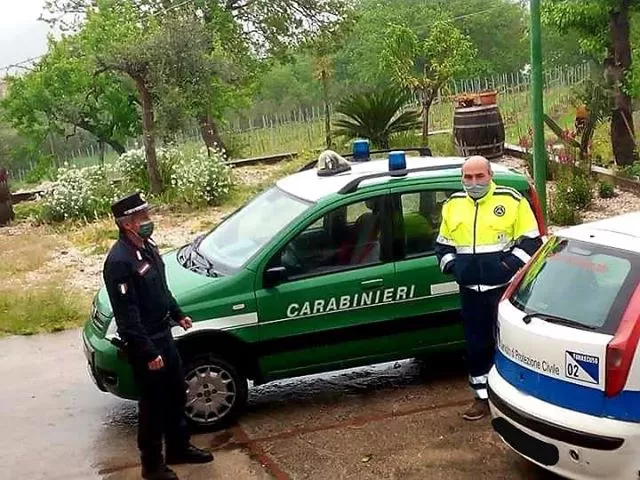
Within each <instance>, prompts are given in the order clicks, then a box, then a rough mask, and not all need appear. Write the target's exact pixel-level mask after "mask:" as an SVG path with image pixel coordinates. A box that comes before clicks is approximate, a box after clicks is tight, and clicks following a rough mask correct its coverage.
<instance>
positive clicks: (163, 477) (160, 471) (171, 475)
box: [142, 463, 178, 480]
mask: <svg viewBox="0 0 640 480" xmlns="http://www.w3.org/2000/svg"><path fill="white" fill-rule="evenodd" d="M142 478H144V479H146V480H178V475H176V472H174V471H173V470H171V469H170V468H169V467H167V466H166V465H165V464H164V463H161V464H156V465H153V466H146V465H144V464H143V465H142Z"/></svg>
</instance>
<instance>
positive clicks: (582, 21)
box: [542, 0, 640, 165]
mask: <svg viewBox="0 0 640 480" xmlns="http://www.w3.org/2000/svg"><path fill="white" fill-rule="evenodd" d="M542 6H543V21H544V22H545V23H546V24H548V25H551V26H554V27H556V28H558V29H560V30H561V31H563V32H566V31H571V30H575V31H577V32H578V33H579V35H580V40H579V44H580V47H581V48H582V50H583V51H585V52H587V53H589V54H590V55H591V56H592V57H593V58H594V59H596V60H598V61H600V62H602V65H603V66H604V68H605V80H606V82H607V83H608V85H609V86H610V89H611V91H612V95H613V100H614V108H613V112H612V115H611V144H612V147H613V153H614V156H615V160H616V163H617V164H618V165H630V164H631V163H633V162H634V161H635V159H636V148H635V132H634V125H633V117H632V108H631V96H630V94H629V90H630V82H629V77H630V74H631V72H632V63H631V58H632V56H631V44H630V16H631V14H632V13H633V12H634V11H635V10H637V9H638V7H640V1H638V0H544V2H543V4H542Z"/></svg>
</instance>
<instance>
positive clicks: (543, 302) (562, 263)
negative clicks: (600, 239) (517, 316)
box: [511, 237, 639, 333]
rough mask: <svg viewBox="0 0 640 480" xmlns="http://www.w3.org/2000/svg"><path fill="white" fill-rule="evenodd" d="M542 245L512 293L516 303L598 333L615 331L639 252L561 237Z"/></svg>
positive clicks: (635, 276) (634, 280) (633, 282)
mask: <svg viewBox="0 0 640 480" xmlns="http://www.w3.org/2000/svg"><path fill="white" fill-rule="evenodd" d="M543 249H544V250H543V251H542V252H541V255H540V256H539V257H538V258H537V259H536V260H535V261H534V262H533V263H532V265H531V267H530V268H529V270H528V271H527V273H526V274H525V276H524V277H523V279H522V282H521V283H520V285H519V286H518V288H517V289H516V291H515V292H514V294H513V295H512V297H511V301H512V303H513V304H514V305H515V306H516V307H518V308H519V309H521V310H523V311H524V312H526V313H540V314H544V315H549V316H551V317H557V318H559V319H566V320H568V321H569V322H571V323H575V324H577V325H584V327H585V328H586V329H595V330H597V331H600V332H606V333H611V332H612V331H615V328H616V327H617V325H618V323H619V321H620V317H621V315H622V313H623V312H624V308H625V307H626V304H627V302H628V300H629V298H630V297H631V294H632V293H633V288H634V287H635V285H636V283H637V280H638V271H639V268H638V259H637V258H636V255H634V254H633V253H630V252H625V251H621V250H617V249H613V248H607V247H603V246H600V245H595V244H592V243H587V242H580V241H577V240H569V239H560V238H557V237H554V238H552V239H551V240H550V241H549V243H548V244H547V245H545V246H544V247H543ZM549 321H553V318H551V319H550V320H549Z"/></svg>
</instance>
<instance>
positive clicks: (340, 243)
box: [268, 197, 384, 279]
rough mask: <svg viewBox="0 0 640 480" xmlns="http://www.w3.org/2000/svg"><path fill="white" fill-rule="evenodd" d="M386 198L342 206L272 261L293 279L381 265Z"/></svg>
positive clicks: (286, 246) (319, 220) (315, 223)
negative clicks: (383, 211) (383, 213)
mask: <svg viewBox="0 0 640 480" xmlns="http://www.w3.org/2000/svg"><path fill="white" fill-rule="evenodd" d="M383 202H384V197H374V198H371V199H367V200H363V201H359V202H355V203H352V204H349V205H347V206H346V207H345V206H342V207H340V208H338V209H336V210H333V211H331V212H329V213H327V214H325V215H324V216H323V217H321V218H320V219H317V220H315V221H314V222H313V223H312V224H311V225H309V226H308V227H307V228H305V229H304V230H303V231H302V232H300V233H299V234H298V235H297V236H296V237H295V238H293V239H292V240H291V241H290V242H289V243H288V244H287V245H285V247H284V248H283V249H281V250H280V252H279V253H278V254H277V255H276V256H275V257H274V258H273V259H272V260H271V261H270V262H269V265H268V268H273V267H279V266H281V267H285V268H286V270H287V276H288V277H289V278H290V279H296V278H300V277H308V276H313V275H321V274H324V273H328V272H333V271H340V270H347V269H351V268H357V267H361V266H365V265H375V264H378V263H381V254H380V252H381V246H382V233H383V216H382V208H383Z"/></svg>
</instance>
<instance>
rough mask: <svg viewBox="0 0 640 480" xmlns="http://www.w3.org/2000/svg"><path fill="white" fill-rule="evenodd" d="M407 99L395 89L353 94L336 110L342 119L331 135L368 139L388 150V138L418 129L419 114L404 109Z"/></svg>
mask: <svg viewBox="0 0 640 480" xmlns="http://www.w3.org/2000/svg"><path fill="white" fill-rule="evenodd" d="M410 99H411V96H410V94H409V93H406V92H405V91H403V90H400V89H398V88H395V87H386V88H383V89H380V90H376V91H372V92H366V93H355V94H352V95H350V96H348V97H347V98H344V99H343V100H342V101H341V102H340V103H339V104H338V105H337V107H336V113H338V114H340V115H341V117H340V118H338V119H337V120H335V121H334V126H335V127H337V128H336V130H335V132H334V133H335V134H336V135H341V136H344V137H347V138H349V139H351V138H358V137H360V138H367V139H369V141H370V142H371V143H372V144H373V145H377V146H378V147H380V148H382V149H388V148H389V139H390V137H391V135H393V134H394V133H400V132H406V131H410V130H415V129H417V128H419V127H420V113H419V112H418V111H417V110H416V109H406V108H405V106H406V105H407V104H408V103H409V101H410Z"/></svg>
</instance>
